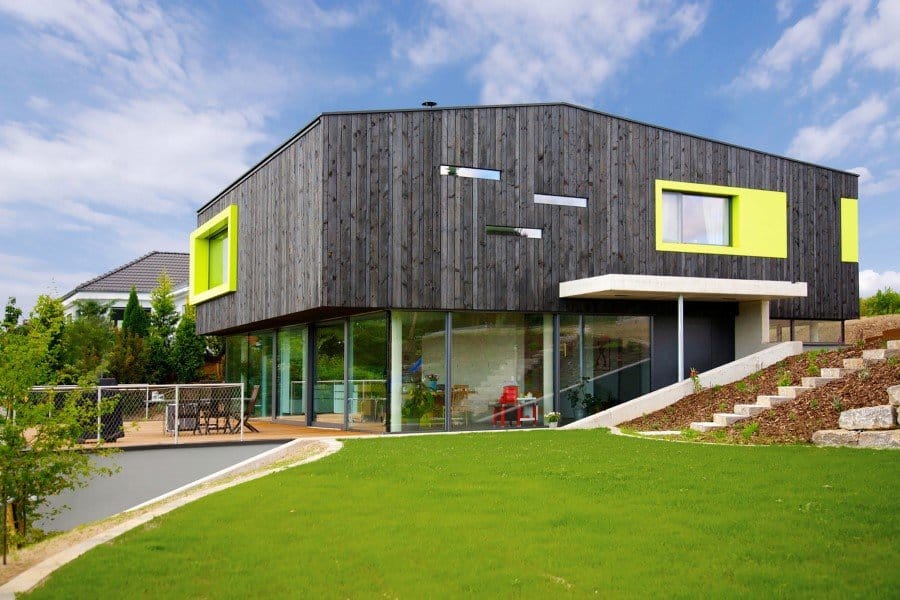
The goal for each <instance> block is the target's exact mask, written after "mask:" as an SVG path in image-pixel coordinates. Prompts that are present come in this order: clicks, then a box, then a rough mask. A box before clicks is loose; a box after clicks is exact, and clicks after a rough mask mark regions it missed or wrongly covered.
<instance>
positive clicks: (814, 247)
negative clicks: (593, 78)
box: [190, 103, 859, 432]
mask: <svg viewBox="0 0 900 600" xmlns="http://www.w3.org/2000/svg"><path fill="white" fill-rule="evenodd" d="M856 198H857V176H856V175H855V174H853V173H847V172H843V171H838V170H834V169H829V168H826V167H821V166H817V165H813V164H809V163H805V162H801V161H797V160H792V159H789V158H784V157H780V156H775V155H771V154H767V153H763V152H758V151H754V150H750V149H747V148H742V147H739V146H735V145H733V144H727V143H722V142H717V141H714V140H709V139H705V138H702V137H697V136H693V135H689V134H686V133H681V132H677V131H672V130H669V129H666V128H663V127H658V126H654V125H648V124H645V123H639V122H636V121H633V120H630V119H624V118H621V117H616V116H612V115H608V114H604V113H601V112H598V111H594V110H590V109H586V108H582V107H579V106H573V105H570V104H563V103H559V104H537V105H514V106H476V107H459V108H442V107H437V108H423V109H415V110H394V111H367V112H348V113H324V114H322V115H320V116H319V117H317V118H316V119H314V120H313V121H312V122H311V123H309V124H308V125H307V126H306V127H304V128H303V129H302V130H300V131H299V132H298V133H297V134H296V135H294V136H293V137H292V138H290V139H289V140H287V141H286V142H285V143H284V144H282V145H281V146H280V147H278V148H276V149H275V150H274V151H273V152H272V153H271V154H269V155H268V156H267V157H265V158H264V159H263V160H262V161H261V162H260V163H259V164H257V165H256V166H254V167H253V168H252V169H250V170H249V171H248V172H247V173H245V174H243V175H242V176H241V177H240V178H239V179H237V180H236V181H235V182H234V183H232V184H231V185H229V186H228V187H227V188H226V189H225V190H223V191H222V192H221V193H220V194H219V195H217V196H216V197H215V198H213V199H212V200H210V201H209V202H208V203H207V204H206V205H204V206H203V207H202V208H200V210H199V211H198V225H199V227H198V229H197V230H196V231H194V233H193V234H192V235H191V274H190V296H191V302H192V303H195V304H197V323H198V331H199V332H200V333H205V334H220V335H225V336H227V343H226V347H227V351H226V352H227V355H226V377H227V378H228V379H229V380H235V381H237V380H243V381H245V382H246V383H248V384H258V385H260V386H261V389H260V391H261V394H260V398H261V410H262V415H265V416H271V417H272V418H278V419H285V420H290V419H296V420H298V421H299V422H302V423H306V424H310V425H320V426H335V427H345V428H352V429H355V428H359V429H367V430H376V431H387V432H400V431H418V430H456V429H480V428H491V427H503V426H510V425H513V426H520V425H541V424H543V423H544V415H545V414H546V413H547V412H550V411H551V410H557V411H560V412H562V414H563V418H564V419H574V418H577V417H579V416H580V415H581V412H582V410H583V409H584V407H585V404H588V405H591V406H594V407H596V406H597V405H598V404H600V405H601V406H609V405H612V404H616V403H619V402H623V401H625V400H628V399H631V398H634V397H636V396H639V395H641V394H644V393H646V392H648V391H651V390H655V389H658V388H660V387H663V386H666V385H668V384H671V383H673V382H675V381H677V380H679V379H681V378H684V377H686V376H687V374H688V373H689V371H690V369H692V368H695V369H698V370H700V371H703V370H706V369H709V368H712V367H715V366H718V365H721V364H724V363H727V362H730V361H732V360H734V359H735V358H739V357H743V356H746V355H748V354H751V353H753V352H755V351H757V350H759V349H762V348H764V347H765V346H766V345H767V344H768V343H769V338H770V326H771V329H772V332H773V334H774V337H775V338H778V339H781V338H784V337H785V336H787V337H790V336H791V335H792V334H794V333H796V332H800V331H804V332H807V334H809V332H812V331H815V332H816V335H817V336H818V337H819V339H818V340H816V341H820V342H825V341H829V342H833V343H836V342H840V341H841V340H840V332H841V330H842V327H841V324H842V322H843V320H845V319H850V318H855V317H857V316H858V310H859V308H858V307H859V303H858V265H857V261H858V259H857V253H858V250H857V245H858V243H857V200H856ZM828 336H831V338H833V339H823V338H827V337H828ZM585 400H586V402H585ZM573 401H574V402H573ZM573 404H574V405H573Z"/></svg>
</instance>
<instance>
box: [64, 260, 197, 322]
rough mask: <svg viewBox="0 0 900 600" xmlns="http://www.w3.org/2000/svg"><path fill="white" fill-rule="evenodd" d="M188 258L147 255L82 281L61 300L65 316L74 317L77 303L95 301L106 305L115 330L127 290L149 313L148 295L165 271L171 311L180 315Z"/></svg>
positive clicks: (186, 291)
mask: <svg viewBox="0 0 900 600" xmlns="http://www.w3.org/2000/svg"><path fill="white" fill-rule="evenodd" d="M188 258H189V255H188V254H187V253H185V252H150V253H149V254H145V255H144V256H141V257H140V258H136V259H135V260H133V261H131V262H130V263H127V264H124V265H122V266H120V267H116V268H115V269H113V270H112V271H109V272H108V273H104V274H103V275H100V276H98V277H95V278H94V279H91V280H90V281H85V282H84V283H82V284H81V285H79V286H78V287H76V288H75V289H73V290H72V291H70V292H69V293H67V294H66V295H65V296H63V297H62V301H63V308H64V309H65V314H67V315H71V316H73V317H74V316H75V311H76V309H77V306H76V303H77V302H78V301H79V300H96V301H97V302H100V303H109V305H110V311H109V315H110V318H111V319H112V320H113V321H114V322H115V323H116V325H117V326H118V325H119V324H120V323H121V321H122V318H123V317H124V314H125V305H126V304H128V295H129V294H130V293H131V287H132V286H134V288H135V290H136V291H137V297H138V300H139V301H140V303H141V306H142V307H143V308H144V310H146V311H148V312H149V311H150V292H151V291H153V289H154V288H156V286H157V285H158V283H159V276H160V274H161V273H162V272H163V271H165V272H167V273H168V274H169V278H170V279H171V280H172V295H173V300H174V302H175V308H176V309H177V310H178V312H179V313H182V312H184V304H185V302H186V301H187V295H188V285H187V281H188V264H189V260H188Z"/></svg>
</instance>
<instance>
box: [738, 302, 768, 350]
mask: <svg viewBox="0 0 900 600" xmlns="http://www.w3.org/2000/svg"><path fill="white" fill-rule="evenodd" d="M768 344H769V301H768V300H753V301H750V302H740V303H738V314H737V316H736V317H735V318H734V358H735V360H737V359H739V358H743V357H745V356H748V355H750V354H753V353H754V352H759V351H760V350H762V349H763V348H765V347H766V346H767V345H768Z"/></svg>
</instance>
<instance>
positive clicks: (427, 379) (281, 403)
mask: <svg viewBox="0 0 900 600" xmlns="http://www.w3.org/2000/svg"><path fill="white" fill-rule="evenodd" d="M650 330H651V318H650V317H647V316H626V317H623V316H603V315H580V314H564V315H553V314H540V313H538V314H531V313H512V312H506V313H488V312H451V313H448V312H436V311H381V312H375V313H369V314H364V315H355V316H352V317H348V318H345V319H337V320H331V321H326V322H320V323H309V324H304V325H298V326H292V327H285V328H282V329H279V330H271V331H264V332H254V333H251V334H244V335H238V336H229V337H227V338H226V344H225V347H226V368H225V375H226V379H227V380H228V381H234V382H237V381H241V382H243V383H245V385H246V386H247V389H248V393H249V390H250V389H252V386H254V385H259V386H260V392H259V398H260V400H259V402H258V403H257V408H256V411H255V412H256V415H257V416H265V417H271V418H281V419H285V420H296V421H298V422H301V423H307V424H312V425H318V426H327V427H340V428H348V429H356V430H364V431H374V432H385V431H386V432H419V431H446V430H478V429H495V428H505V427H539V426H544V425H545V424H546V419H545V416H546V414H547V413H549V412H551V411H554V410H556V411H559V412H561V413H562V415H563V421H564V422H565V421H569V420H574V419H577V418H581V417H583V416H585V415H587V414H589V413H592V412H596V411H598V410H602V409H605V408H608V407H610V406H613V405H615V404H618V403H621V402H624V401H626V400H630V399H632V398H634V397H637V396H639V395H641V394H644V393H646V392H648V391H650V364H651V352H650V351H651V348H650V337H651V336H650Z"/></svg>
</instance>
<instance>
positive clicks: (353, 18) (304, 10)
mask: <svg viewBox="0 0 900 600" xmlns="http://www.w3.org/2000/svg"><path fill="white" fill-rule="evenodd" d="M263 4H264V5H265V7H266V8H267V9H268V10H269V13H270V15H271V17H272V19H271V20H272V22H273V23H274V24H275V25H276V26H278V27H282V28H285V29H306V30H316V29H322V28H324V29H344V28H347V27H351V26H353V25H355V24H356V23H357V22H359V20H360V18H362V16H363V15H364V14H365V13H366V11H367V10H366V6H362V7H360V8H357V9H356V10H348V9H346V8H333V9H325V8H322V7H321V6H319V4H318V3H316V2H315V1H314V0H263Z"/></svg>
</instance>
